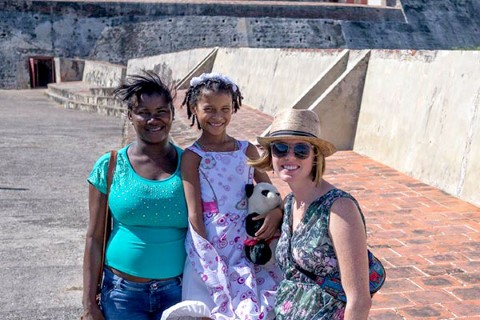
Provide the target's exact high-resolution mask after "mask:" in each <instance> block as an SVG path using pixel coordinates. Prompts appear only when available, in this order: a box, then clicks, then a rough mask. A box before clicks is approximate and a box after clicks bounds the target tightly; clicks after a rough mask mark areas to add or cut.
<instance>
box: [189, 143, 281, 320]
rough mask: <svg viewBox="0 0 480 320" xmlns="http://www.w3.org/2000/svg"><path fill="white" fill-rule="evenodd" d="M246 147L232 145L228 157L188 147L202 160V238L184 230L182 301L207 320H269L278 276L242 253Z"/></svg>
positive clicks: (248, 171) (249, 175)
mask: <svg viewBox="0 0 480 320" xmlns="http://www.w3.org/2000/svg"><path fill="white" fill-rule="evenodd" d="M247 147H248V142H247V141H238V142H237V150H236V151H233V152H208V151H204V150H202V149H201V148H200V147H199V146H198V145H197V144H194V145H193V146H191V147H189V148H188V149H189V150H191V151H193V152H195V153H196V154H198V155H199V156H200V157H201V158H202V159H201V161H200V166H199V176H200V187H201V197H202V207H203V218H204V223H205V228H206V231H207V239H204V238H203V237H201V236H199V235H198V234H197V233H196V232H195V231H194V230H193V228H192V227H191V225H190V226H189V231H188V233H187V238H186V241H185V247H186V250H187V261H186V263H185V270H184V274H183V294H182V296H183V297H182V298H183V300H193V301H200V302H203V303H205V305H206V306H207V307H208V308H209V309H210V317H211V318H213V319H241V320H248V319H252V320H256V319H273V318H274V317H275V315H274V311H273V307H274V306H275V295H276V290H277V285H278V283H279V282H280V281H281V279H282V277H281V271H280V269H279V268H278V266H277V264H276V263H269V264H267V265H265V266H259V265H254V264H253V263H251V262H250V261H248V260H247V259H246V257H245V254H244V251H243V241H244V240H245V239H246V238H247V234H246V231H245V217H246V215H247V198H246V195H245V185H246V184H247V183H252V180H253V169H252V168H251V167H249V166H248V165H247V164H246V161H247V156H246V154H245V153H246V150H247Z"/></svg>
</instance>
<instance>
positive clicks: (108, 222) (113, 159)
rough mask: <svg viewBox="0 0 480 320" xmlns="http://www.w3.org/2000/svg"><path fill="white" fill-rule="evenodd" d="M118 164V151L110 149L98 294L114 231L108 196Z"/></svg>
mask: <svg viewBox="0 0 480 320" xmlns="http://www.w3.org/2000/svg"><path fill="white" fill-rule="evenodd" d="M116 164H117V151H116V150H112V151H110V160H109V161H108V170H107V194H106V198H107V203H106V205H105V223H104V229H103V245H102V256H101V264H100V266H101V267H100V274H99V276H98V284H97V294H99V293H100V291H101V289H102V278H103V277H102V276H103V265H104V264H105V249H106V248H107V242H108V239H109V238H110V233H111V231H112V219H111V217H110V209H109V206H108V196H109V195H110V187H111V185H112V181H113V175H114V173H115V167H116Z"/></svg>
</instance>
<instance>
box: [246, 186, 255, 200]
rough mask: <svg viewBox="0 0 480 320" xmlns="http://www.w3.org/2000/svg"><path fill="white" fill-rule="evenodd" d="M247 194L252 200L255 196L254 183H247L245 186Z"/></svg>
mask: <svg viewBox="0 0 480 320" xmlns="http://www.w3.org/2000/svg"><path fill="white" fill-rule="evenodd" d="M245 193H246V194H247V198H250V197H251V196H252V194H253V183H247V184H246V185H245Z"/></svg>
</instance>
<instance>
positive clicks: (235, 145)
mask: <svg viewBox="0 0 480 320" xmlns="http://www.w3.org/2000/svg"><path fill="white" fill-rule="evenodd" d="M195 142H196V143H197V144H198V145H199V147H200V148H201V149H202V150H203V151H208V152H229V151H230V150H214V148H211V147H207V146H206V145H204V144H202V143H200V141H199V140H197V141H195ZM232 142H233V151H236V150H237V144H236V143H235V139H233V140H232ZM223 143H225V142H223ZM223 143H222V144H223Z"/></svg>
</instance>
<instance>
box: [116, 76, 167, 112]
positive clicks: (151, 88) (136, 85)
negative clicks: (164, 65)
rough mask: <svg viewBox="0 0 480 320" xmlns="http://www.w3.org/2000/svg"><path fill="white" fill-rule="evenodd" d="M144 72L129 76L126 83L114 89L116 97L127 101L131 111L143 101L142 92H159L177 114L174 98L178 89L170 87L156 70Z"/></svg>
mask: <svg viewBox="0 0 480 320" xmlns="http://www.w3.org/2000/svg"><path fill="white" fill-rule="evenodd" d="M142 72H143V75H141V74H135V75H130V76H127V78H126V79H125V81H124V83H123V84H121V85H120V86H119V87H117V88H116V89H115V90H114V91H113V95H114V96H115V98H117V99H119V100H121V101H123V102H124V103H126V105H127V108H128V110H130V111H131V110H133V108H134V107H137V106H138V104H139V103H140V102H141V95H142V94H147V95H151V94H159V95H160V96H162V97H163V98H165V101H166V102H167V104H168V105H169V107H170V109H171V111H172V114H173V115H175V108H174V107H173V99H174V97H175V93H176V91H175V90H174V89H173V88H169V87H168V86H167V85H166V84H165V83H164V82H163V81H162V79H160V77H159V76H158V74H156V73H155V72H153V71H145V70H143V71H142ZM172 92H173V94H172Z"/></svg>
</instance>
